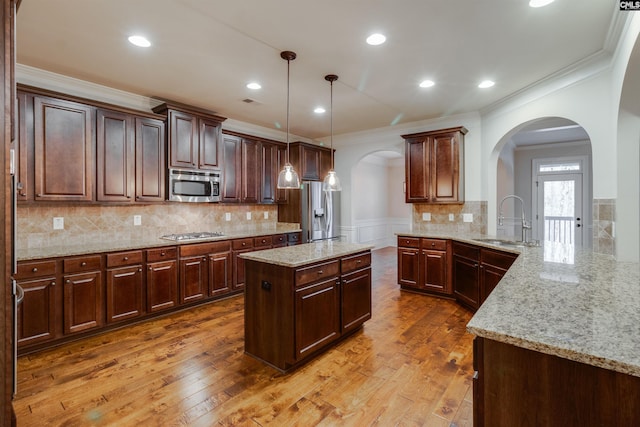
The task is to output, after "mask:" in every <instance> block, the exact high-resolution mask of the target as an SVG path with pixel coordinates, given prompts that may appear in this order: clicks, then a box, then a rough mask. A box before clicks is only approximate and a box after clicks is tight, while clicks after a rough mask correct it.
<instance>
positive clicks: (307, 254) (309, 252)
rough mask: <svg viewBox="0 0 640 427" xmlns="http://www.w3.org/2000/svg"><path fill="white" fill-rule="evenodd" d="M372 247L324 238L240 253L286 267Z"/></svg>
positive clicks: (254, 259)
mask: <svg viewBox="0 0 640 427" xmlns="http://www.w3.org/2000/svg"><path fill="white" fill-rule="evenodd" d="M371 249H373V246H372V245H362V244H357V243H345V242H335V241H331V240H323V241H319V242H312V243H305V244H302V245H296V246H287V247H284V248H276V249H265V250H262V251H255V252H246V253H243V254H240V255H239V257H240V258H244V259H248V260H252V261H259V262H264V263H267V264H275V265H280V266H284V267H300V266H302V265H307V264H311V263H314V262H318V261H323V260H326V259H331V258H337V257H341V256H345V255H350V254H354V253H357V252H362V251H366V250H371Z"/></svg>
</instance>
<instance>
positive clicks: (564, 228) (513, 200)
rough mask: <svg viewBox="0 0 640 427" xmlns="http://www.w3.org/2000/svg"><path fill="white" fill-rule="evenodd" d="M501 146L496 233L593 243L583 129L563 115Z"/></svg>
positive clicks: (528, 126)
mask: <svg viewBox="0 0 640 427" xmlns="http://www.w3.org/2000/svg"><path fill="white" fill-rule="evenodd" d="M499 146H500V147H501V149H500V153H499V157H498V166H497V175H496V176H497V182H496V195H497V197H496V202H497V206H496V212H497V213H498V216H499V218H500V219H499V221H498V226H497V231H496V234H497V235H498V236H504V237H509V238H514V239H516V240H521V239H522V237H523V236H526V238H527V240H538V241H552V242H559V243H570V244H572V245H573V246H574V247H591V246H592V236H593V221H592V217H593V215H592V212H593V207H592V199H593V195H592V194H593V191H592V178H591V164H592V158H591V141H590V139H589V135H588V134H587V133H586V131H585V130H584V128H582V126H580V125H579V124H577V123H575V122H573V121H571V120H569V119H565V118H562V117H545V118H540V119H535V120H532V121H529V122H527V123H524V124H522V125H520V126H518V127H517V128H516V129H514V131H513V132H510V133H509V134H508V135H507V136H505V138H504V140H503V141H501V144H499ZM509 196H515V197H509ZM523 218H524V221H523ZM523 223H524V225H525V230H524V233H523V229H522V227H523Z"/></svg>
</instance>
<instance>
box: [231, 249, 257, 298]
mask: <svg viewBox="0 0 640 427" xmlns="http://www.w3.org/2000/svg"><path fill="white" fill-rule="evenodd" d="M252 250H254V249H253V248H251V249H245V250H240V251H233V252H232V256H233V274H234V278H233V289H234V290H237V289H243V288H244V284H245V274H244V260H243V259H242V258H240V257H239V256H238V255H240V254H241V253H243V252H250V251H252Z"/></svg>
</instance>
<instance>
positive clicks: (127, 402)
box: [14, 248, 473, 427]
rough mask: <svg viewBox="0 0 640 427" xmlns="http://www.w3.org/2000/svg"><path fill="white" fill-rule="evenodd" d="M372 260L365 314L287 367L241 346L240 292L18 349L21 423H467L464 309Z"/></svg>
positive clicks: (390, 259)
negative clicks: (404, 282) (338, 339)
mask: <svg viewBox="0 0 640 427" xmlns="http://www.w3.org/2000/svg"><path fill="white" fill-rule="evenodd" d="M372 264H373V318H372V319H371V320H369V321H368V322H367V323H366V324H365V325H364V328H363V329H362V330H360V331H358V332H356V333H355V335H353V336H352V337H350V338H349V339H347V340H345V341H344V342H342V343H341V344H339V345H338V346H336V347H334V348H332V349H331V350H329V351H327V352H326V353H324V354H323V355H321V356H319V357H317V358H316V359H314V360H312V361H311V362H309V363H307V364H306V365H304V366H302V367H301V368H300V369H298V370H296V371H294V372H293V373H290V374H287V375H283V374H280V373H279V372H277V371H276V370H274V369H273V368H270V367H268V366H266V365H264V364H262V363H260V362H258V361H256V360H254V359H253V358H251V357H249V356H247V355H245V354H244V353H243V345H244V342H243V298H242V296H237V297H234V298H230V299H227V300H223V301H218V302H214V303H212V304H208V305H206V306H202V307H198V308H195V309H192V310H190V311H185V312H182V313H177V314H173V315H170V316H167V317H164V318H161V319H156V320H152V321H149V322H146V323H143V324H139V325H135V326H131V327H128V328H126V329H122V330H118V331H113V332H109V333H106V334H103V335H100V336H97V337H93V338H89V339H85V340H83V341H81V342H77V343H71V344H67V345H65V346H63V347H59V348H57V349H53V350H48V351H43V352H40V353H37V354H33V355H28V356H24V357H21V358H20V359H19V362H18V376H19V383H18V390H19V392H18V395H17V397H16V400H15V401H14V407H15V410H16V414H17V417H18V426H19V427H26V426H145V427H146V426H163V427H164V426H213V425H223V426H265V425H273V426H313V425H321V426H337V425H340V426H342V425H344V426H368V425H380V426H388V425H389V426H434V427H440V426H450V427H451V426H455V427H462V426H471V425H472V402H471V396H472V392H471V381H472V380H471V377H472V374H473V369H472V339H473V337H472V336H471V335H470V334H468V333H467V332H466V331H465V325H466V323H467V322H468V321H469V319H470V318H471V314H470V313H469V312H467V311H466V310H465V309H463V308H461V307H459V306H458V305H456V304H455V303H454V302H450V301H445V300H441V299H436V298H431V297H428V296H424V295H417V294H412V293H408V292H401V291H400V290H399V287H398V285H397V275H396V274H397V273H396V250H395V248H384V249H380V250H376V251H374V252H373V262H372Z"/></svg>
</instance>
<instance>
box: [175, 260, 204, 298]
mask: <svg viewBox="0 0 640 427" xmlns="http://www.w3.org/2000/svg"><path fill="white" fill-rule="evenodd" d="M208 273H209V272H208V266H207V257H206V256H205V255H197V256H193V257H189V258H183V257H180V303H181V304H185V303H190V302H194V301H198V300H202V299H204V298H205V297H206V296H207V295H208V294H209V289H208V281H209V274H208Z"/></svg>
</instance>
